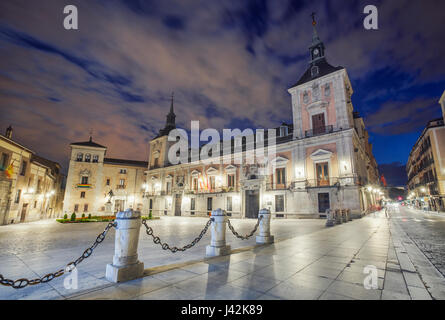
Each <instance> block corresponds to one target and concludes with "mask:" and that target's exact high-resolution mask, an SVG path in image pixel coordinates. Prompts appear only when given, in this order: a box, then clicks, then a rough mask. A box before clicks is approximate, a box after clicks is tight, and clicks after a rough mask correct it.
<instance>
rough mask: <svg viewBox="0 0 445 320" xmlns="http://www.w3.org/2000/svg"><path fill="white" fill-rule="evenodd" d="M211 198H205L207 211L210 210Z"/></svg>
mask: <svg viewBox="0 0 445 320" xmlns="http://www.w3.org/2000/svg"><path fill="white" fill-rule="evenodd" d="M212 205H213V198H207V211H212Z"/></svg>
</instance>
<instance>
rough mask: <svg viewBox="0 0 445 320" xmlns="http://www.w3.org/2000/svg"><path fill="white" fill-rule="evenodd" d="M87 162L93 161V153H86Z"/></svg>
mask: <svg viewBox="0 0 445 320" xmlns="http://www.w3.org/2000/svg"><path fill="white" fill-rule="evenodd" d="M85 162H91V154H89V153H87V154H86V155H85Z"/></svg>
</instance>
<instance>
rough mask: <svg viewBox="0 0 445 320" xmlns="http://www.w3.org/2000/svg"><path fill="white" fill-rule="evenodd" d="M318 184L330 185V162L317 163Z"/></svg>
mask: <svg viewBox="0 0 445 320" xmlns="http://www.w3.org/2000/svg"><path fill="white" fill-rule="evenodd" d="M316 170H317V185H318V186H329V164H328V163H327V162H322V163H317V165H316Z"/></svg>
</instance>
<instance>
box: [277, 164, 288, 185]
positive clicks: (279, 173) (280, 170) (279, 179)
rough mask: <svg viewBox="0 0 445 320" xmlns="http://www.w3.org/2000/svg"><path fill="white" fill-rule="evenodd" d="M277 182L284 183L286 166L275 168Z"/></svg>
mask: <svg viewBox="0 0 445 320" xmlns="http://www.w3.org/2000/svg"><path fill="white" fill-rule="evenodd" d="M275 176H276V181H277V184H286V168H277V169H275Z"/></svg>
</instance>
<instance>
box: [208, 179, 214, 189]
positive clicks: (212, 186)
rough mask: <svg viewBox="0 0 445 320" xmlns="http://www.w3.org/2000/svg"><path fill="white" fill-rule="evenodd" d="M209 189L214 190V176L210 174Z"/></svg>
mask: <svg viewBox="0 0 445 320" xmlns="http://www.w3.org/2000/svg"><path fill="white" fill-rule="evenodd" d="M209 180H210V190H215V176H210V178H209Z"/></svg>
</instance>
